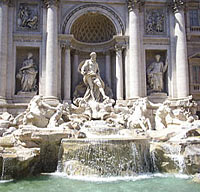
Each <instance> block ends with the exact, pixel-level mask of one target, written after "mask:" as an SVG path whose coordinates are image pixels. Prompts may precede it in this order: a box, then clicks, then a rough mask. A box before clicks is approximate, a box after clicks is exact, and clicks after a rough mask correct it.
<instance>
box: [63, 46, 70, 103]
mask: <svg viewBox="0 0 200 192" xmlns="http://www.w3.org/2000/svg"><path fill="white" fill-rule="evenodd" d="M64 53H65V58H64V102H71V50H70V42H66V43H65V44H64Z"/></svg>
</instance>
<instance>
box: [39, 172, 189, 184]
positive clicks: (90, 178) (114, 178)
mask: <svg viewBox="0 0 200 192" xmlns="http://www.w3.org/2000/svg"><path fill="white" fill-rule="evenodd" d="M42 175H50V176H53V177H63V178H68V179H72V180H80V181H87V182H115V181H138V180H144V179H152V178H155V177H158V178H159V177H160V178H167V177H172V178H173V177H175V178H180V179H189V178H191V177H192V176H190V175H184V174H170V173H165V174H163V173H155V174H152V173H147V174H141V175H136V176H111V177H99V176H89V175H85V176H69V175H67V174H66V173H60V172H55V173H43V174H42Z"/></svg>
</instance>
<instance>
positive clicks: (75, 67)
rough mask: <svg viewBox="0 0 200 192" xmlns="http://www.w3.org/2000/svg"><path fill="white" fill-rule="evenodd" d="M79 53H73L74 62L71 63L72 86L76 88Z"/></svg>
mask: <svg viewBox="0 0 200 192" xmlns="http://www.w3.org/2000/svg"><path fill="white" fill-rule="evenodd" d="M78 54H79V52H78V51H75V53H74V62H73V85H74V86H75V88H76V86H77V85H78V83H79V75H78V65H79V57H78Z"/></svg>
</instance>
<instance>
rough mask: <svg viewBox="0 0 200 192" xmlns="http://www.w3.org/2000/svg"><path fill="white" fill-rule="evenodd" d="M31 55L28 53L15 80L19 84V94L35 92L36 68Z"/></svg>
mask: <svg viewBox="0 0 200 192" xmlns="http://www.w3.org/2000/svg"><path fill="white" fill-rule="evenodd" d="M32 57H33V54H32V53H28V56H27V59H26V60H24V62H23V65H22V67H21V68H20V69H19V72H18V73H17V76H16V77H17V79H19V80H20V82H21V92H33V91H37V85H36V83H37V78H36V77H37V73H38V71H37V68H36V65H35V63H34V61H33V58H32Z"/></svg>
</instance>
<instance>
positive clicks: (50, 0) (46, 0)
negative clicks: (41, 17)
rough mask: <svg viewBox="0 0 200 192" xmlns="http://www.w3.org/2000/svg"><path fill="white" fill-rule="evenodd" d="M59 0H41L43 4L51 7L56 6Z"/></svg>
mask: <svg viewBox="0 0 200 192" xmlns="http://www.w3.org/2000/svg"><path fill="white" fill-rule="evenodd" d="M59 1H60V0H43V5H44V6H45V7H47V8H48V7H51V6H56V7H58V4H59Z"/></svg>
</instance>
